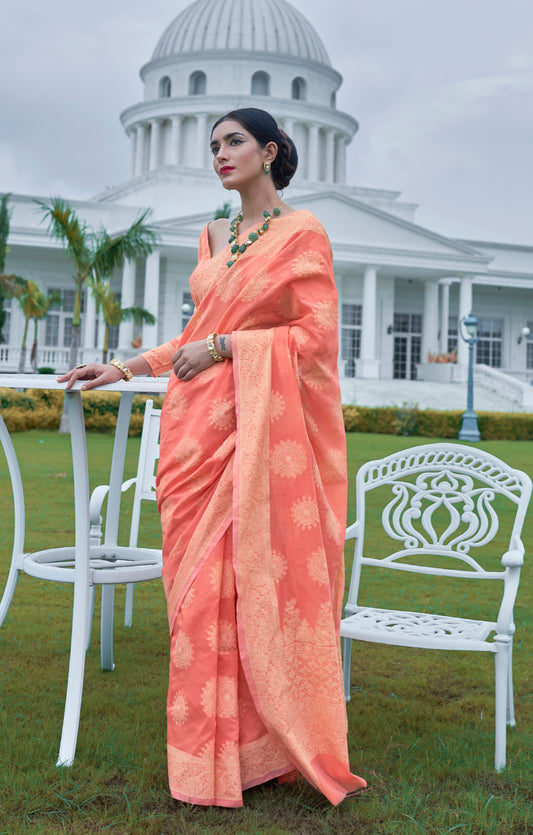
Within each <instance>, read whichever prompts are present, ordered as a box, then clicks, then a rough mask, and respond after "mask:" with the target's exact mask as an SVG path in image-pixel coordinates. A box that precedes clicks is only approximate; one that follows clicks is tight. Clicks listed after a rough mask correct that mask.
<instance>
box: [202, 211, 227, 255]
mask: <svg viewBox="0 0 533 835" xmlns="http://www.w3.org/2000/svg"><path fill="white" fill-rule="evenodd" d="M229 224H230V221H229V220H228V218H225V217H220V218H218V220H212V221H211V223H210V224H209V226H208V227H207V234H208V237H209V249H210V251H211V255H216V254H217V253H218V252H221V251H222V250H223V249H224V247H225V246H226V244H227V242H228V238H229Z"/></svg>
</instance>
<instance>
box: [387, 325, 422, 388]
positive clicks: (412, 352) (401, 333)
mask: <svg viewBox="0 0 533 835" xmlns="http://www.w3.org/2000/svg"><path fill="white" fill-rule="evenodd" d="M393 327H394V354H393V367H392V376H393V377H394V379H395V380H416V365H417V363H419V362H420V353H421V348H422V315H421V314H420V313H395V314H394V325H393Z"/></svg>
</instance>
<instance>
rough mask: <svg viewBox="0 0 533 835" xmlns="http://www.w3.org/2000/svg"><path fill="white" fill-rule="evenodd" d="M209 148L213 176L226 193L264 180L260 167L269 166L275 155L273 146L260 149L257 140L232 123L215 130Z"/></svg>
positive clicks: (268, 145) (227, 122) (228, 122)
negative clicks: (259, 178)
mask: <svg viewBox="0 0 533 835" xmlns="http://www.w3.org/2000/svg"><path fill="white" fill-rule="evenodd" d="M210 148H211V153H212V154H213V167H214V169H215V172H216V173H217V174H218V176H219V177H220V180H221V182H222V185H223V186H224V188H227V189H234V188H238V187H239V186H243V185H246V184H247V183H251V182H252V181H253V180H254V179H256V178H258V177H260V176H261V175H263V176H264V168H263V163H264V162H266V161H270V162H271V161H272V159H273V158H274V157H275V155H276V154H275V150H273V149H276V145H275V143H274V142H269V143H268V144H267V145H266V146H265V147H264V148H261V146H260V145H259V143H258V141H257V139H255V137H253V136H252V134H251V133H248V131H247V130H246V129H245V128H243V126H242V125H241V124H239V122H235V121H233V120H228V121H226V122H221V123H220V124H219V125H217V126H216V128H215V129H214V131H213V133H212V135H211V145H210ZM276 150H277V149H276Z"/></svg>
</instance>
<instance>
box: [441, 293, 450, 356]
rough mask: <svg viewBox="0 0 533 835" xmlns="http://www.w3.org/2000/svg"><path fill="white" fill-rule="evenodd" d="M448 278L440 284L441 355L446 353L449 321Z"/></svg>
mask: <svg viewBox="0 0 533 835" xmlns="http://www.w3.org/2000/svg"><path fill="white" fill-rule="evenodd" d="M451 283H452V281H451V279H450V278H445V279H443V280H442V281H441V282H440V340H439V351H440V353H441V354H447V353H448V322H449V319H450V285H451Z"/></svg>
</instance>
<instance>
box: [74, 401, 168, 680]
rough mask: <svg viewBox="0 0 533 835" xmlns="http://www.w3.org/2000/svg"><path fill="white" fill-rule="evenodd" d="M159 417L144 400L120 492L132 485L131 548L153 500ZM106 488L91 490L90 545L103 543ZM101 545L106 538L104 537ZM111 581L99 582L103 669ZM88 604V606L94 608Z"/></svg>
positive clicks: (107, 661) (106, 666)
mask: <svg viewBox="0 0 533 835" xmlns="http://www.w3.org/2000/svg"><path fill="white" fill-rule="evenodd" d="M160 419H161V409H154V401H153V400H147V401H146V406H145V411H144V420H143V428H142V433H141V444H140V448H139V459H138V464H137V473H136V475H135V477H134V478H130V479H128V480H127V481H125V482H124V483H123V484H122V486H121V491H122V493H125V492H126V491H127V490H129V489H130V487H133V486H134V487H135V491H134V494H133V506H132V512H131V526H130V536H129V542H128V547H129V548H132V549H136V548H137V541H138V538H139V523H140V519H141V505H142V502H143V501H152V502H154V501H156V493H155V470H156V465H157V462H158V460H159V425H160ZM108 492H109V484H99V485H98V487H95V488H94V490H93V491H92V493H91V499H90V503H89V518H90V524H91V527H90V531H89V537H90V543H91V545H95V546H97V545H101V544H102V515H101V511H102V505H103V503H104V500H105V498H106V496H107V494H108ZM103 544H104V545H105V544H106V540H105V537H104V543H103ZM158 566H159V573H158V574H157V573H156V575H155V576H161V568H162V558H161V552H160V551H159V562H158ZM134 587H135V584H134V583H127V585H126V603H125V609H124V626H126V627H131V624H132V620H133V593H134ZM94 591H95V588H94V586H93V606H94ZM114 597H115V587H114V585H111V584H108V585H102V606H101V616H100V617H101V622H100V638H101V640H100V653H101V665H102V669H103V670H112V669H114V663H113V610H114ZM93 606H92V607H91V610H92V608H93ZM90 633H91V629H90V628H89V629H88V635H87V639H88V641H89V640H90Z"/></svg>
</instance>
